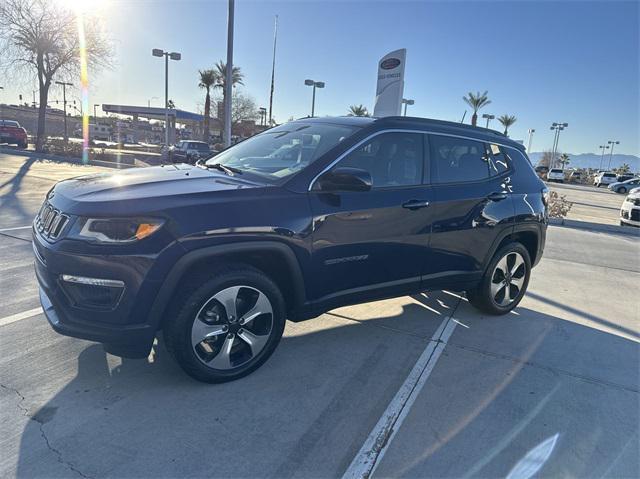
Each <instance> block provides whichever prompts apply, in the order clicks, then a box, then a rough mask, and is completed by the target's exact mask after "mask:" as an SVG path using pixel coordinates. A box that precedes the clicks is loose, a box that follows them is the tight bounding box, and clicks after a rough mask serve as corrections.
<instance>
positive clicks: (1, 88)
mask: <svg viewBox="0 0 640 479" xmlns="http://www.w3.org/2000/svg"><path fill="white" fill-rule="evenodd" d="M0 90H4V87H3V86H0ZM0 120H2V106H1V105H0Z"/></svg>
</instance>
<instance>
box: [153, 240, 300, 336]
mask: <svg viewBox="0 0 640 479" xmlns="http://www.w3.org/2000/svg"><path fill="white" fill-rule="evenodd" d="M220 262H229V263H236V264H247V265H250V266H253V267H255V268H257V269H259V270H261V271H262V272H264V273H265V274H266V275H268V276H269V277H270V278H271V279H272V280H273V281H275V282H276V284H277V285H278V287H279V288H280V290H281V292H282V295H283V297H284V299H285V303H286V307H287V313H292V312H294V311H296V310H297V309H299V308H300V307H301V306H302V305H303V304H304V301H305V293H304V279H303V275H302V271H301V269H300V265H299V263H298V260H297V258H296V256H295V254H294V252H293V250H291V248H290V247H288V246H287V245H285V244H282V243H279V242H277V241H249V242H244V243H234V244H226V245H218V246H210V247H204V248H200V249H197V250H194V251H190V252H188V253H186V254H185V255H183V256H182V257H181V258H180V259H179V260H178V261H177V262H176V263H175V265H174V266H173V267H172V269H171V271H170V272H169V274H168V275H167V276H166V279H165V280H164V281H163V283H162V285H161V287H160V289H159V290H158V294H157V295H156V299H155V300H154V302H153V304H152V306H151V309H150V311H149V323H151V324H153V325H154V327H155V328H156V329H158V328H159V326H160V324H161V322H162V318H163V316H164V314H165V312H166V311H167V308H168V307H169V306H170V304H171V300H172V299H173V293H174V292H175V291H176V290H177V289H178V287H179V286H180V284H181V283H182V280H183V279H184V278H185V276H187V275H191V274H194V275H197V274H204V272H205V271H206V270H207V268H208V267H210V266H211V264H212V263H214V264H220Z"/></svg>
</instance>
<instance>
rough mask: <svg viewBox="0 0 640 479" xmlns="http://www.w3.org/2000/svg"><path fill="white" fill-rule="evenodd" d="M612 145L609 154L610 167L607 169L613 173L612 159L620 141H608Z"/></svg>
mask: <svg viewBox="0 0 640 479" xmlns="http://www.w3.org/2000/svg"><path fill="white" fill-rule="evenodd" d="M607 143H609V144H610V145H611V151H610V152H609V166H608V167H607V170H608V171H611V159H612V158H613V147H614V146H616V145H619V144H620V142H619V141H614V140H609V141H607Z"/></svg>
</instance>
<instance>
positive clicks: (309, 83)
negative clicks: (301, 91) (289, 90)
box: [304, 80, 324, 118]
mask: <svg viewBox="0 0 640 479" xmlns="http://www.w3.org/2000/svg"><path fill="white" fill-rule="evenodd" d="M304 84H305V85H307V86H310V87H313V95H312V96H311V118H313V117H314V116H315V111H316V88H324V82H322V81H315V80H305V81H304Z"/></svg>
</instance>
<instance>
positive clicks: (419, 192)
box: [309, 131, 432, 299]
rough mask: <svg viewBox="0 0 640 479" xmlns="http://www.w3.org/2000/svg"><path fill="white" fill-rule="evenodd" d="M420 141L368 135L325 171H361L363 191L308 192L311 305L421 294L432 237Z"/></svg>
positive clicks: (420, 137)
mask: <svg viewBox="0 0 640 479" xmlns="http://www.w3.org/2000/svg"><path fill="white" fill-rule="evenodd" d="M425 140H426V135H425V134H423V133H420V132H409V131H393V132H384V133H379V134H374V135H373V136H372V137H369V139H367V140H364V141H363V142H361V143H360V144H359V145H356V146H355V147H354V148H352V149H351V150H350V152H348V153H347V154H346V155H345V156H344V157H343V158H342V159H340V160H339V161H338V162H337V163H336V164H335V165H333V167H332V168H331V170H329V171H333V170H335V169H336V168H341V167H351V168H358V169H361V170H366V171H367V172H368V173H369V174H370V175H371V179H372V187H371V189H370V190H369V191H332V192H324V191H321V190H319V189H318V188H317V186H316V187H312V189H311V191H310V194H309V199H310V203H311V210H312V214H313V233H312V235H313V238H312V249H313V253H312V263H313V271H314V272H315V274H314V275H313V278H312V283H311V284H312V288H311V289H312V295H313V296H314V297H315V298H316V299H318V298H325V299H326V298H329V297H332V296H335V297H338V296H344V295H349V294H351V295H355V296H357V297H360V298H363V297H367V296H372V297H375V296H377V295H380V294H390V295H395V294H400V293H401V292H403V291H409V290H412V289H415V288H417V287H419V284H420V274H421V271H420V268H421V260H422V258H424V256H425V255H427V254H428V248H429V235H430V232H431V220H430V216H429V211H428V210H429V208H428V207H427V206H428V204H429V202H430V201H431V200H432V192H431V189H430V187H429V186H427V185H425V183H427V182H428V172H429V170H428V168H426V169H425V167H424V166H425V165H424V163H425V162H424V150H425ZM425 172H426V173H425Z"/></svg>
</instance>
